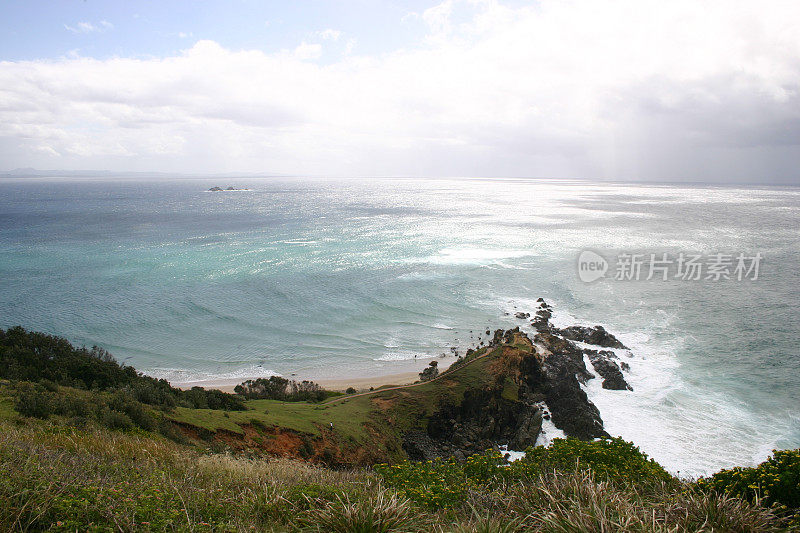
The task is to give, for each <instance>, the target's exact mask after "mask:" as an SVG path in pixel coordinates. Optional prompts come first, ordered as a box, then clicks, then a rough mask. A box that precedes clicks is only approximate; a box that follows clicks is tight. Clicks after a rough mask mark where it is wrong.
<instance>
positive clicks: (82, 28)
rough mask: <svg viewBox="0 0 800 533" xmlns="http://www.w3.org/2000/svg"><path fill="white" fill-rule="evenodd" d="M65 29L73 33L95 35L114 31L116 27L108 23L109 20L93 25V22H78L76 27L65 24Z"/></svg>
mask: <svg viewBox="0 0 800 533" xmlns="http://www.w3.org/2000/svg"><path fill="white" fill-rule="evenodd" d="M64 28H65V29H66V30H68V31H71V32H72V33H94V32H99V33H102V32H105V31H107V30H110V29H113V28H114V25H113V24H111V23H110V22H108V21H107V20H101V21H100V22H99V23H98V24H96V25H95V24H92V23H91V22H78V23H77V24H75V25H74V26H69V25H67V24H64Z"/></svg>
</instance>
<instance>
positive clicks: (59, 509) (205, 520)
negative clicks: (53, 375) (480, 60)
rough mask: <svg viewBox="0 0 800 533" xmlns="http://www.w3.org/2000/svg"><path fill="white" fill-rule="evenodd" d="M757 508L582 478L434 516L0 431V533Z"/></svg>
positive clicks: (552, 479)
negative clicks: (0, 532)
mask: <svg viewBox="0 0 800 533" xmlns="http://www.w3.org/2000/svg"><path fill="white" fill-rule="evenodd" d="M781 527H782V525H781V522H780V521H779V520H778V519H777V518H776V517H775V515H774V514H773V513H772V511H770V510H769V509H765V508H763V507H760V506H759V505H757V503H749V502H747V501H745V500H742V499H739V498H734V497H731V496H725V495H717V494H715V493H713V492H712V493H708V492H703V491H699V490H696V489H694V488H693V487H692V486H690V485H688V484H680V483H679V484H678V485H677V486H676V485H675V484H661V485H649V486H644V485H642V486H637V485H635V484H624V483H617V482H614V481H613V480H608V479H607V478H606V477H596V476H595V475H594V474H593V473H592V472H590V471H586V470H579V469H576V470H572V471H563V472H550V473H547V474H544V475H541V476H539V477H536V478H532V479H526V480H522V481H515V482H513V483H500V484H498V485H495V486H492V487H491V488H486V489H471V490H470V491H469V492H468V493H467V494H466V496H465V498H464V500H463V501H461V502H460V503H459V504H458V505H455V506H453V507H450V508H447V509H445V510H440V511H432V510H430V508H428V507H423V506H421V505H420V504H417V503H414V502H412V501H409V500H408V499H406V498H405V497H404V496H401V495H400V494H399V493H398V492H397V490H396V489H395V488H393V487H387V486H385V485H384V484H383V482H382V481H381V480H380V478H379V476H377V475H376V474H374V473H372V472H370V471H368V470H331V469H327V468H322V467H318V466H314V465H310V464H305V463H298V462H295V461H290V460H286V459H276V460H263V459H252V458H246V457H238V456H232V455H225V454H207V453H204V452H201V451H198V450H197V449H195V448H188V447H184V446H181V445H179V444H176V443H174V442H172V441H169V440H166V439H165V438H162V437H158V436H154V435H151V434H145V433H136V432H119V431H117V432H115V431H108V430H105V429H101V428H92V427H88V428H86V429H83V430H77V429H74V428H67V427H59V426H58V425H55V424H53V422H50V421H46V422H43V421H38V420H20V421H18V422H16V423H14V422H7V421H6V422H2V421H0V531H41V530H53V531H89V530H94V531H112V530H113V531H231V532H237V531H242V532H243V531H319V532H322V531H325V532H329V531H330V532H337V531H343V532H344V531H347V532H383V533H388V532H440V533H446V532H467V531H470V532H472V531H475V532H485V533H508V532H511V531H533V532H547V533H555V532H592V531H596V532H615V531H632V532H654V533H656V532H657V533H664V532H676V531H708V532H710V531H726V532H727V531H730V532H745V531H765V532H771V531H780V530H781Z"/></svg>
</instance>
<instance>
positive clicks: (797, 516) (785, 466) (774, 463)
mask: <svg viewBox="0 0 800 533" xmlns="http://www.w3.org/2000/svg"><path fill="white" fill-rule="evenodd" d="M697 485H698V487H700V488H701V489H704V490H706V491H714V492H717V493H723V494H731V495H734V496H740V497H742V498H745V499H746V500H748V501H751V502H754V501H760V502H761V503H762V504H763V505H768V506H774V507H775V509H776V511H777V512H778V513H779V514H781V515H784V516H792V515H793V518H792V522H793V525H795V526H798V527H800V449H797V450H783V451H779V450H773V452H772V456H771V457H770V458H769V459H767V460H766V461H764V462H763V463H761V464H760V465H758V466H755V467H752V468H742V467H737V468H732V469H726V470H721V471H719V472H717V473H716V474H714V475H713V476H710V477H707V478H701V479H699V480H697Z"/></svg>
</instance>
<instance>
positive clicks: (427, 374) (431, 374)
mask: <svg viewBox="0 0 800 533" xmlns="http://www.w3.org/2000/svg"><path fill="white" fill-rule="evenodd" d="M438 375H439V361H431V362H430V363H428V367H427V368H425V370H423V371H422V372H420V373H419V380H420V381H430V380H432V379H433V378H435V377H436V376H438Z"/></svg>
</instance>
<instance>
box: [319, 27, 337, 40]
mask: <svg viewBox="0 0 800 533" xmlns="http://www.w3.org/2000/svg"><path fill="white" fill-rule="evenodd" d="M316 35H317V36H318V37H320V38H321V39H324V40H326V41H338V40H339V37H341V36H342V32H341V31H339V30H332V29H330V28H328V29H327V30H322V31H318V32H317V33H316Z"/></svg>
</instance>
